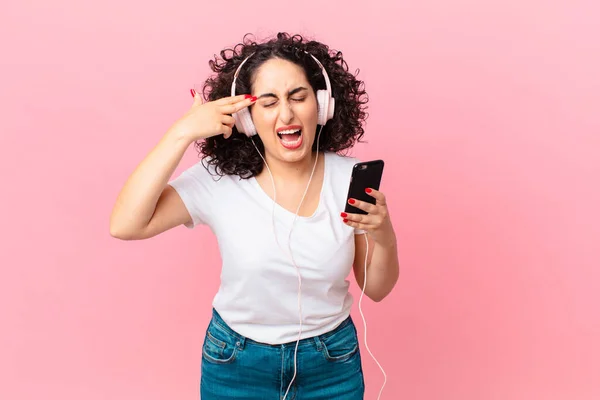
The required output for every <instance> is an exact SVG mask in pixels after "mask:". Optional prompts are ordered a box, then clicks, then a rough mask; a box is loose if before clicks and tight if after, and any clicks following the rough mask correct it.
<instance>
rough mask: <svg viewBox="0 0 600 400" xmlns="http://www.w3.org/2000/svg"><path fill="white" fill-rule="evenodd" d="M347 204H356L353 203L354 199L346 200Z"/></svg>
mask: <svg viewBox="0 0 600 400" xmlns="http://www.w3.org/2000/svg"><path fill="white" fill-rule="evenodd" d="M348 203H350V204H354V203H356V201H354V199H350V200H348Z"/></svg>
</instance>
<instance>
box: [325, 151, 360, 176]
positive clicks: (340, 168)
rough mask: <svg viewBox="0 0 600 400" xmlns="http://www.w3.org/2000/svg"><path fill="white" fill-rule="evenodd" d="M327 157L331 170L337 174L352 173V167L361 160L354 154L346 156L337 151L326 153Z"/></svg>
mask: <svg viewBox="0 0 600 400" xmlns="http://www.w3.org/2000/svg"><path fill="white" fill-rule="evenodd" d="M325 156H326V157H327V161H328V163H327V166H328V167H330V168H331V171H332V172H333V173H336V174H343V175H348V178H350V174H351V173H352V168H354V165H355V164H356V163H358V162H360V160H359V159H358V158H356V157H353V156H345V155H340V154H337V153H325Z"/></svg>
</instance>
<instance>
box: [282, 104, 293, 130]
mask: <svg viewBox="0 0 600 400" xmlns="http://www.w3.org/2000/svg"><path fill="white" fill-rule="evenodd" d="M280 104H281V105H280V109H279V119H280V120H281V122H282V123H283V124H285V125H289V124H290V123H291V121H292V120H293V119H294V110H293V108H292V104H291V103H290V102H289V101H282V102H281V103H280Z"/></svg>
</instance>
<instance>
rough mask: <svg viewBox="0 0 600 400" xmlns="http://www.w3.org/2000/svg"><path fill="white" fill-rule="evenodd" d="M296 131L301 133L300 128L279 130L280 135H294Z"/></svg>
mask: <svg viewBox="0 0 600 400" xmlns="http://www.w3.org/2000/svg"><path fill="white" fill-rule="evenodd" d="M294 133H300V129H296V130H287V131H279V135H292V134H294Z"/></svg>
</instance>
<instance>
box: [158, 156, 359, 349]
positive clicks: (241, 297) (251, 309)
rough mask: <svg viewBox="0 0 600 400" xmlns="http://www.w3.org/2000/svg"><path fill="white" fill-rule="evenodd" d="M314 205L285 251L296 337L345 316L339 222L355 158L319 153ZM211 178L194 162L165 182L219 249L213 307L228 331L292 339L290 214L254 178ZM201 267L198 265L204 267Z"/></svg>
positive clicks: (346, 263)
mask: <svg viewBox="0 0 600 400" xmlns="http://www.w3.org/2000/svg"><path fill="white" fill-rule="evenodd" d="M324 157H325V164H324V179H323V187H322V191H321V197H320V201H319V205H318V208H317V210H316V211H315V213H314V214H313V215H312V216H310V217H301V216H298V217H296V221H295V223H294V229H293V232H292V236H291V241H290V242H291V251H292V255H293V258H294V260H295V262H296V265H297V266H298V267H299V269H300V276H301V278H302V296H301V301H302V317H303V319H302V321H303V322H302V336H301V338H306V337H311V336H315V335H320V334H322V333H325V332H328V331H330V330H331V329H334V328H335V327H336V326H337V325H338V324H339V323H341V322H342V321H343V320H344V319H345V318H347V317H348V315H349V314H350V309H351V305H352V302H353V298H352V295H351V294H350V293H349V292H348V287H349V282H348V280H347V278H348V276H349V274H350V273H351V271H352V265H353V261H354V235H355V234H359V233H362V231H358V230H356V231H355V230H354V229H353V228H352V227H349V226H347V225H346V224H344V223H343V221H342V218H341V217H340V213H341V212H342V211H344V207H345V204H346V196H347V194H348V185H349V183H350V176H351V173H352V167H353V166H354V164H355V163H356V162H358V160H357V159H356V158H352V157H344V156H340V155H337V154H335V153H325V154H324ZM209 169H210V170H211V172H212V173H213V175H211V174H210V173H209V172H208V171H207V170H206V169H205V167H204V165H203V164H202V162H201V161H199V162H197V163H196V164H195V165H193V166H192V167H190V168H188V169H187V170H185V171H183V172H182V173H181V175H179V176H178V177H177V178H175V179H174V180H172V181H171V182H169V184H170V185H171V186H172V187H173V188H175V190H176V191H177V192H178V193H179V195H180V196H181V199H182V200H183V203H184V204H185V206H186V207H187V209H188V211H189V213H190V215H191V216H192V222H191V223H189V224H186V226H187V227H188V228H193V227H195V226H196V225H198V224H205V225H208V226H209V227H210V228H211V229H212V231H213V233H214V234H215V235H216V237H217V241H218V244H219V250H220V252H221V258H222V266H221V285H220V287H219V290H218V292H217V294H216V295H215V297H214V300H213V307H214V308H215V309H216V310H217V312H218V313H219V314H220V315H221V317H222V318H223V320H224V321H225V322H226V323H227V324H228V325H229V326H230V327H231V328H232V329H233V330H234V331H236V332H238V333H239V334H241V335H243V336H246V337H248V338H250V339H252V340H255V341H258V342H262V343H269V344H281V343H288V342H294V341H296V340H297V338H298V332H299V328H300V325H299V319H298V275H297V270H296V267H294V264H293V263H292V260H291V259H290V256H289V250H288V236H289V231H290V228H291V226H292V222H293V220H294V213H293V212H290V211H288V210H286V209H284V208H283V207H281V206H279V205H275V218H274V219H275V230H276V233H277V237H278V241H279V244H280V246H278V245H277V242H276V241H275V236H274V233H273V223H272V210H273V200H272V199H271V198H270V197H269V196H268V195H267V194H266V193H265V192H264V190H263V189H262V187H261V186H260V185H259V184H258V182H257V181H256V179H255V178H250V179H240V178H239V177H238V176H236V175H225V176H223V177H219V176H217V175H216V174H214V167H212V166H209ZM204 267H206V266H204Z"/></svg>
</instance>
